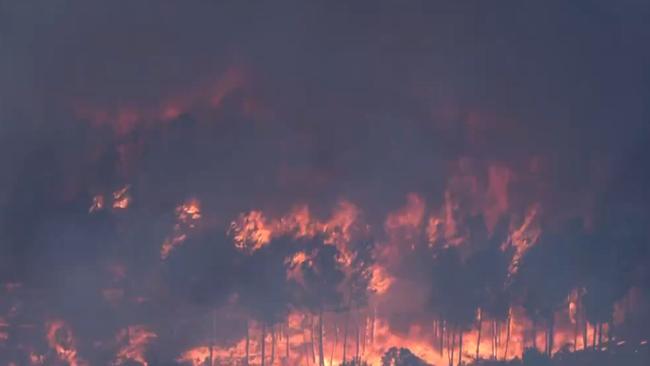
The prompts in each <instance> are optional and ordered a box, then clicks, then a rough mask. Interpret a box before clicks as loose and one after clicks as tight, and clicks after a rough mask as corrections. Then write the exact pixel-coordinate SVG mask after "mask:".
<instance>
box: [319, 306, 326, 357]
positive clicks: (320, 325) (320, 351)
mask: <svg viewBox="0 0 650 366" xmlns="http://www.w3.org/2000/svg"><path fill="white" fill-rule="evenodd" d="M324 354H325V353H324V352H323V308H322V307H321V309H320V314H319V316H318V357H319V360H320V366H325V356H324Z"/></svg>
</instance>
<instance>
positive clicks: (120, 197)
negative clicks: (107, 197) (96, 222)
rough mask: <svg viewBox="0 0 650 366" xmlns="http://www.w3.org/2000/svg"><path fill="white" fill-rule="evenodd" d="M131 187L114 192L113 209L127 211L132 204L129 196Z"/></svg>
mask: <svg viewBox="0 0 650 366" xmlns="http://www.w3.org/2000/svg"><path fill="white" fill-rule="evenodd" d="M129 188H130V186H128V185H126V186H124V187H122V188H121V189H118V190H117V191H115V192H113V208H114V209H126V208H128V207H129V204H130V203H131V196H130V195H129Z"/></svg>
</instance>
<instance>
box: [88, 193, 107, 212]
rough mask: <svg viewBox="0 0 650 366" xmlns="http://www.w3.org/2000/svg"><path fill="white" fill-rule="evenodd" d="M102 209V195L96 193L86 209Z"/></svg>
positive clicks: (90, 210) (92, 210)
mask: <svg viewBox="0 0 650 366" xmlns="http://www.w3.org/2000/svg"><path fill="white" fill-rule="evenodd" d="M103 209H104V196H102V195H96V196H94V197H93V203H92V205H90V208H89V209H88V212H89V213H92V212H96V211H101V210H103Z"/></svg>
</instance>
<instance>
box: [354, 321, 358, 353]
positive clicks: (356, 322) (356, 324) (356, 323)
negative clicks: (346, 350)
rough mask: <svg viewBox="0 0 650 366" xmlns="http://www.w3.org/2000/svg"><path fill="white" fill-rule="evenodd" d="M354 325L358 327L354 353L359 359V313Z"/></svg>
mask: <svg viewBox="0 0 650 366" xmlns="http://www.w3.org/2000/svg"><path fill="white" fill-rule="evenodd" d="M354 327H355V328H356V333H357V334H356V335H357V347H356V351H355V353H354V358H355V359H356V360H359V319H358V314H357V319H356V321H355V322H354Z"/></svg>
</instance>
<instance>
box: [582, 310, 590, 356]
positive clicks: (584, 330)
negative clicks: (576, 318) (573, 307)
mask: <svg viewBox="0 0 650 366" xmlns="http://www.w3.org/2000/svg"><path fill="white" fill-rule="evenodd" d="M582 318H583V319H582V350H583V351H584V350H586V349H587V347H588V346H587V345H588V343H589V337H588V335H587V329H588V327H589V323H588V322H587V318H586V316H584V315H583V317H582Z"/></svg>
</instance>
